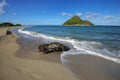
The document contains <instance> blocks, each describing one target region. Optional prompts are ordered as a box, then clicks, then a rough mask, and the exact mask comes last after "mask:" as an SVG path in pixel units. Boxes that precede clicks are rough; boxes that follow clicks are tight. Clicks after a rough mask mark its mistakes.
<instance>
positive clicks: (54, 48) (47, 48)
mask: <svg viewBox="0 0 120 80" xmlns="http://www.w3.org/2000/svg"><path fill="white" fill-rule="evenodd" d="M38 50H39V51H40V52H43V53H45V54H48V53H52V52H62V51H68V50H70V48H69V47H67V46H64V45H63V44H61V43H58V42H52V43H49V44H43V45H40V46H39V47H38Z"/></svg>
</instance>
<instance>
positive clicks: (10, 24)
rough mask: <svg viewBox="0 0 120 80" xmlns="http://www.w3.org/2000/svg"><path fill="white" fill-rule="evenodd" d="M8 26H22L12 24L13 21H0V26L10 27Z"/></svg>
mask: <svg viewBox="0 0 120 80" xmlns="http://www.w3.org/2000/svg"><path fill="white" fill-rule="evenodd" d="M10 26H22V25H21V24H16V25H14V24H13V23H10V22H4V23H0V27H10Z"/></svg>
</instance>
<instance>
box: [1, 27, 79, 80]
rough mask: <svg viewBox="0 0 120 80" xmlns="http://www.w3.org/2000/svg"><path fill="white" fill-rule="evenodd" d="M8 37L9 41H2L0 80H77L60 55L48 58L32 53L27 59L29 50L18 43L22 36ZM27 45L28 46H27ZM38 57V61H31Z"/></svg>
mask: <svg viewBox="0 0 120 80" xmlns="http://www.w3.org/2000/svg"><path fill="white" fill-rule="evenodd" d="M5 30H6V29H5ZM7 37H8V38H7V39H4V40H2V41H0V45H1V46H0V80H77V78H76V77H75V76H74V75H73V74H72V73H71V72H70V71H69V70H68V69H67V68H66V67H65V66H64V65H63V64H61V63H60V62H59V58H58V55H54V54H52V55H47V56H46V55H43V54H40V53H39V54H38V53H36V52H32V51H30V52H31V54H30V55H27V57H29V58H26V56H24V55H25V54H24V53H26V52H27V51H25V49H27V48H25V47H24V48H23V47H21V45H20V44H19V43H18V42H16V40H18V39H21V38H20V36H18V35H16V34H14V33H13V35H10V36H7ZM21 44H24V40H21ZM25 45H26V46H27V44H25ZM22 49H23V50H22ZM28 50H29V48H28ZM20 51H21V52H20ZM18 53H21V54H22V53H23V55H22V56H21V57H20V56H19V57H18V55H17V54H18ZM27 54H29V51H28V53H27ZM41 55H42V56H41ZM23 56H24V57H23ZM36 57H37V58H38V59H31V58H36ZM54 57H56V58H54Z"/></svg>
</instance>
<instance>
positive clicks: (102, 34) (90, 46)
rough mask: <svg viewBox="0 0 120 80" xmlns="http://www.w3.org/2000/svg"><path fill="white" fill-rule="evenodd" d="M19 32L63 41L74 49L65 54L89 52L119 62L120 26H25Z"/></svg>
mask: <svg viewBox="0 0 120 80" xmlns="http://www.w3.org/2000/svg"><path fill="white" fill-rule="evenodd" d="M19 32H20V33H23V34H26V35H30V36H31V37H32V36H34V37H43V38H46V39H50V40H56V41H59V42H60V41H64V42H68V43H70V44H72V45H73V48H74V49H71V51H69V53H68V52H64V55H65V54H72V55H75V54H91V55H96V56H100V57H103V58H106V59H109V60H112V61H114V62H118V63H120V26H90V27H87V26H84V27H75V26H69V27H68V26H66V27H65V26H56V25H54V26H49V25H46V26H42V25H41V26H39V25H37V26H36V25H33V26H25V27H24V29H20V30H19Z"/></svg>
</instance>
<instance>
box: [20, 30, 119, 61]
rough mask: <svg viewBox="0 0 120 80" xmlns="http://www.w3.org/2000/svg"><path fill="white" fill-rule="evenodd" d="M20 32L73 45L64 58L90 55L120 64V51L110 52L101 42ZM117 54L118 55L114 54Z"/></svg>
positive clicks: (25, 31)
mask: <svg viewBox="0 0 120 80" xmlns="http://www.w3.org/2000/svg"><path fill="white" fill-rule="evenodd" d="M18 32H20V33H23V34H27V35H30V36H34V37H42V38H45V39H50V40H55V41H59V42H60V41H63V42H68V43H70V44H72V45H73V48H74V49H71V50H70V51H67V52H64V53H63V54H62V55H61V59H63V58H62V57H63V56H65V55H68V54H70V55H76V54H89V55H94V56H99V57H102V58H105V59H108V60H111V61H114V62H117V63H120V59H119V57H120V51H109V50H108V49H107V48H105V47H104V44H102V43H100V42H93V41H78V40H75V39H71V38H70V37H54V36H48V35H44V34H41V33H36V32H32V31H27V30H24V28H21V29H19V30H18ZM113 53H116V54H113Z"/></svg>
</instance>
